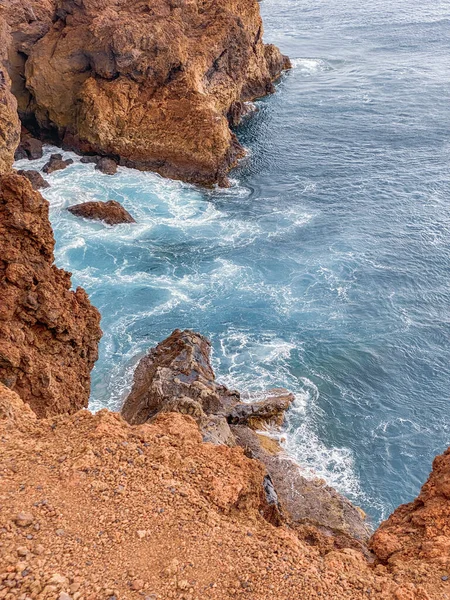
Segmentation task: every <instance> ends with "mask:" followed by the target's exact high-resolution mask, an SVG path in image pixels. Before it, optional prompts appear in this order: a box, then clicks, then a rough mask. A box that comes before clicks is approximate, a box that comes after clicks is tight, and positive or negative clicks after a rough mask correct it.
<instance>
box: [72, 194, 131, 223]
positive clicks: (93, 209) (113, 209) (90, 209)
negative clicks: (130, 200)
mask: <svg viewBox="0 0 450 600" xmlns="http://www.w3.org/2000/svg"><path fill="white" fill-rule="evenodd" d="M67 210H68V211H69V212H71V213H72V214H73V215H76V216H77V217H84V218H85V219H93V220H96V221H104V222H105V223H107V224H108V225H118V224H119V223H136V221H135V220H134V219H133V217H132V216H131V215H130V213H129V212H128V211H127V210H125V209H124V207H123V206H122V205H121V204H119V202H116V201H115V200H108V202H83V204H76V205H75V206H69V208H68V209H67Z"/></svg>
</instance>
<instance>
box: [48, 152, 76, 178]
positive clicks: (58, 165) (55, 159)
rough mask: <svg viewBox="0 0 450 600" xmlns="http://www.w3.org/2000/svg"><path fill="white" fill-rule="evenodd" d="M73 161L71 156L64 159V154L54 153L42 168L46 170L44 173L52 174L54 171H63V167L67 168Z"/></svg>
mask: <svg viewBox="0 0 450 600" xmlns="http://www.w3.org/2000/svg"><path fill="white" fill-rule="evenodd" d="M72 163H73V160H72V159H71V158H68V159H67V160H64V159H63V157H62V154H52V155H51V156H50V160H49V161H48V162H47V163H46V164H45V165H44V168H43V169H42V170H43V171H44V173H47V174H50V173H53V172H54V171H61V170H62V169H65V168H66V167H68V166H69V165H71V164H72Z"/></svg>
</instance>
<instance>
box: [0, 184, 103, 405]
mask: <svg viewBox="0 0 450 600" xmlns="http://www.w3.org/2000/svg"><path fill="white" fill-rule="evenodd" d="M54 244H55V241H54V238H53V232H52V229H51V226H50V222H49V219H48V202H47V201H46V200H44V198H42V196H41V195H40V194H39V193H38V192H35V191H33V189H32V187H31V184H30V182H29V181H28V180H27V179H25V178H24V177H20V176H19V175H16V174H10V175H5V176H3V177H2V178H0V382H1V383H3V384H4V385H6V386H7V387H9V388H11V389H12V390H14V391H15V392H17V394H18V395H19V396H20V397H21V398H22V399H23V400H24V401H25V402H28V403H29V405H30V406H31V408H32V409H33V410H34V411H35V412H36V414H37V415H38V416H41V417H42V416H47V415H53V414H58V413H64V412H74V411H76V410H79V409H80V408H82V407H86V406H87V404H88V399H89V391H90V372H91V369H92V367H93V366H94V363H95V361H96V360H97V348H98V342H99V340H100V337H101V330H100V326H99V323H100V315H99V313H98V311H97V310H96V309H95V308H94V307H93V306H92V305H91V304H90V302H89V299H88V297H87V295H86V292H85V291H84V290H83V289H82V288H77V289H76V291H71V286H72V283H71V280H70V274H69V273H67V272H66V271H63V270H62V269H58V268H57V267H56V266H55V265H54V264H53V261H54V256H53V248H54Z"/></svg>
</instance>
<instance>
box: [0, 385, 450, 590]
mask: <svg viewBox="0 0 450 600" xmlns="http://www.w3.org/2000/svg"><path fill="white" fill-rule="evenodd" d="M0 439H1V443H2V453H1V459H0V472H1V475H2V510H1V513H0V543H1V544H2V546H1V553H0V567H1V568H0V593H1V594H3V596H6V597H7V598H8V597H11V598H20V597H22V596H23V597H30V598H33V597H34V596H36V597H38V598H39V597H42V598H44V597H49V598H60V599H61V600H62V599H67V598H68V597H69V598H74V597H75V598H91V597H92V598H111V597H112V596H115V597H116V598H126V599H128V598H129V599H132V598H140V597H142V598H151V599H152V600H154V598H157V599H159V598H161V599H162V598H164V599H165V598H167V599H170V598H178V599H179V600H195V599H200V598H202V599H203V598H204V599H210V600H231V599H234V598H251V600H267V598H269V597H270V598H276V599H277V600H292V599H293V598H299V599H300V598H301V599H302V600H303V599H305V600H324V599H327V600H364V599H368V598H370V599H372V600H445V598H446V595H448V590H449V588H448V583H447V582H445V581H443V579H442V576H441V573H442V571H441V570H440V569H436V567H435V566H432V567H431V568H430V567H429V566H428V565H427V564H426V563H421V564H420V565H416V567H415V568H416V580H414V579H412V577H411V573H410V571H408V570H405V569H407V566H405V565H394V566H392V570H389V569H387V568H386V567H384V566H383V565H376V566H373V565H371V564H370V563H369V562H368V561H366V560H365V558H364V556H363V555H362V554H361V553H360V552H358V551H357V550H354V549H348V548H346V549H343V550H332V551H330V552H328V553H326V554H322V553H321V552H320V551H319V548H317V547H314V546H311V545H309V544H308V543H306V542H305V541H304V540H303V539H299V537H298V535H297V532H296V531H295V530H294V529H291V528H289V527H287V526H286V525H282V526H279V527H273V526H272V525H271V524H269V523H268V522H267V521H266V520H265V519H264V518H263V516H262V514H261V513H262V512H263V513H264V512H265V511H264V506H263V505H262V502H261V487H262V486H263V485H264V478H265V475H264V472H265V470H264V467H263V466H262V465H261V464H260V463H258V461H255V460H251V459H249V458H247V457H246V456H245V455H244V453H243V451H242V449H241V448H227V447H226V446H214V445H211V444H204V443H202V439H201V435H200V433H199V431H198V427H197V425H196V424H195V422H194V421H193V420H192V418H191V417H189V416H186V415H181V414H177V413H167V414H159V415H158V416H157V418H156V419H155V420H154V421H153V422H152V423H146V424H144V425H139V426H129V425H128V424H127V423H126V422H125V421H124V420H123V419H122V418H121V417H120V416H119V415H117V414H114V413H111V412H109V411H107V410H102V411H100V412H99V413H97V414H95V415H94V414H91V413H90V412H88V411H86V410H82V411H78V412H77V413H75V414H73V415H71V416H67V415H64V416H58V417H54V418H49V419H44V420H39V419H37V418H36V416H35V415H34V414H33V413H32V412H31V411H30V410H29V409H27V406H26V405H24V403H23V402H22V401H21V399H20V398H19V397H18V396H17V395H16V394H15V393H14V392H12V391H11V390H8V389H6V388H5V387H4V386H2V385H1V384H0ZM80 507H81V508H80ZM85 507H89V511H88V513H89V514H87V511H86V510H84V508H85ZM44 590H45V591H44ZM78 594H79V595H78Z"/></svg>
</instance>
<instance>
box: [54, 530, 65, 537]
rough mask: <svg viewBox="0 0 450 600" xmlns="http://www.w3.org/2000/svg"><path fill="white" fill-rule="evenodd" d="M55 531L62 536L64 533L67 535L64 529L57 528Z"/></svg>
mask: <svg viewBox="0 0 450 600" xmlns="http://www.w3.org/2000/svg"><path fill="white" fill-rule="evenodd" d="M55 533H56V535H59V536H60V537H62V536H63V535H65V533H66V532H65V531H64V529H57V530H56V531H55Z"/></svg>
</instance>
